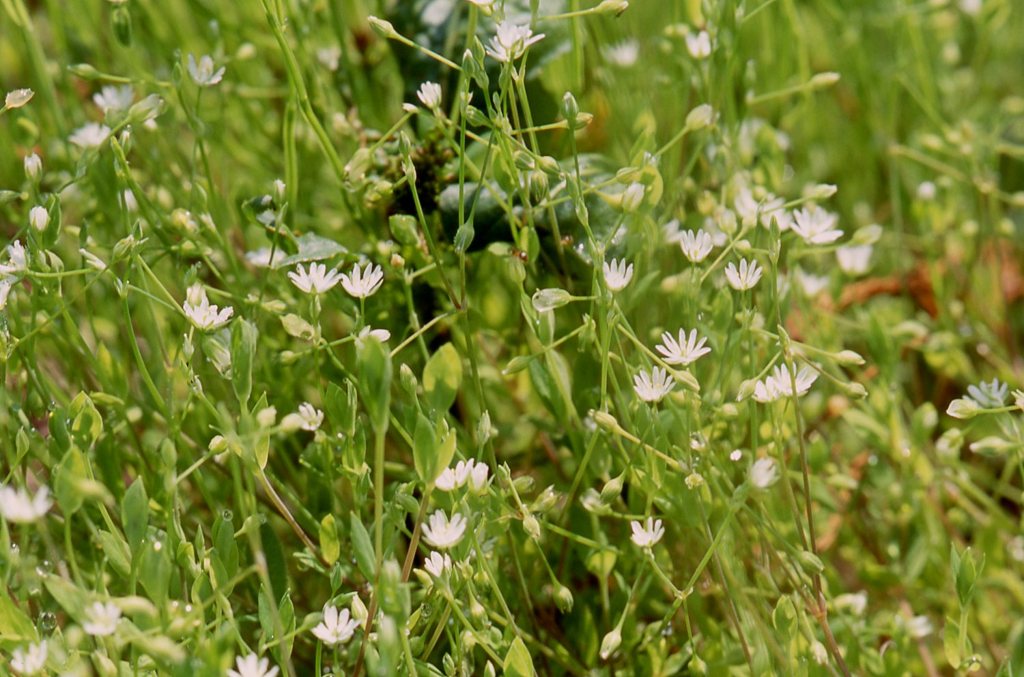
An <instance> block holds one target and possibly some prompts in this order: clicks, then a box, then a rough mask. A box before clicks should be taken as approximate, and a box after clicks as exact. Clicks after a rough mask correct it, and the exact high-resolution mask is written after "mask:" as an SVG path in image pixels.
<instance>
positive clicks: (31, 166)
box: [25, 153, 43, 181]
mask: <svg viewBox="0 0 1024 677" xmlns="http://www.w3.org/2000/svg"><path fill="white" fill-rule="evenodd" d="M42 171H43V161H42V160H40V159H39V156H38V155H36V154H35V153H32V154H31V155H26V156H25V176H27V177H28V178H30V179H31V180H33V181H37V180H38V179H39V175H40V174H41V173H42Z"/></svg>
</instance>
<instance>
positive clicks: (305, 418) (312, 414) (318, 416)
mask: <svg viewBox="0 0 1024 677" xmlns="http://www.w3.org/2000/svg"><path fill="white" fill-rule="evenodd" d="M299 418H301V419H302V429H303V430H311V431H312V430H316V429H317V428H319V427H320V426H321V424H323V422H324V412H322V411H320V410H319V409H317V408H316V407H314V406H313V405H312V404H310V403H309V402H303V403H302V404H300V405H299Z"/></svg>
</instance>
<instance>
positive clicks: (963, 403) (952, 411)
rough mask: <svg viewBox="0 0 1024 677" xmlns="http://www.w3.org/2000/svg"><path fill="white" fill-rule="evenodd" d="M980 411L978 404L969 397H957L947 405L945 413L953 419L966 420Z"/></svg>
mask: <svg viewBox="0 0 1024 677" xmlns="http://www.w3.org/2000/svg"><path fill="white" fill-rule="evenodd" d="M980 411H981V407H980V406H978V403H977V402H975V401H974V400H972V399H971V398H969V397H958V398H957V399H955V400H953V401H952V402H950V403H949V407H948V408H947V409H946V413H947V414H949V415H950V416H952V417H953V418H960V419H968V418H974V417H975V416H977V415H978V413H979V412H980Z"/></svg>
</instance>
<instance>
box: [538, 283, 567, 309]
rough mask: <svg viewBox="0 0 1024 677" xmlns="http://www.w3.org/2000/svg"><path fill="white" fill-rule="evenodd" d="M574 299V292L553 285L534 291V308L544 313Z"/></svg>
mask: <svg viewBox="0 0 1024 677" xmlns="http://www.w3.org/2000/svg"><path fill="white" fill-rule="evenodd" d="M571 300H572V294H570V293H569V292H567V291H565V290H564V289H558V288H557V287H552V288H549V289H538V290H537V291H535V292H534V293H533V298H532V301H533V308H534V310H536V311H537V312H538V313H544V312H547V311H549V310H554V309H555V308H560V307H562V306H564V305H565V304H567V303H569V301H571Z"/></svg>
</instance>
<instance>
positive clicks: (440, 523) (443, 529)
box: [423, 510, 466, 550]
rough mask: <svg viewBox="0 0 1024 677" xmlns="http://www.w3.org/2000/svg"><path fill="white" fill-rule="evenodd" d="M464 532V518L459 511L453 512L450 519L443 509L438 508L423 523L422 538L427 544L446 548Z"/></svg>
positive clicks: (452, 544) (456, 541) (454, 543)
mask: <svg viewBox="0 0 1024 677" xmlns="http://www.w3.org/2000/svg"><path fill="white" fill-rule="evenodd" d="M464 533H466V518H465V517H463V516H462V515H460V514H459V513H454V514H453V515H452V518H451V520H449V519H448V515H446V514H445V512H444V510H438V511H436V512H435V513H434V514H433V515H431V516H430V517H429V518H428V519H427V523H426V524H424V525H423V540H424V541H425V542H426V543H427V545H430V546H433V547H435V548H439V549H441V550H447V549H448V548H451V547H452V546H454V545H457V544H458V542H459V541H461V540H462V535H463V534H464Z"/></svg>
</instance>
